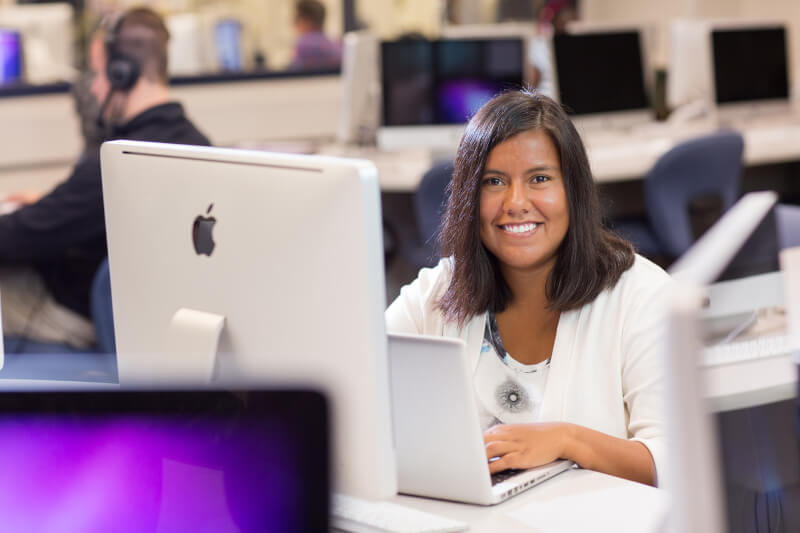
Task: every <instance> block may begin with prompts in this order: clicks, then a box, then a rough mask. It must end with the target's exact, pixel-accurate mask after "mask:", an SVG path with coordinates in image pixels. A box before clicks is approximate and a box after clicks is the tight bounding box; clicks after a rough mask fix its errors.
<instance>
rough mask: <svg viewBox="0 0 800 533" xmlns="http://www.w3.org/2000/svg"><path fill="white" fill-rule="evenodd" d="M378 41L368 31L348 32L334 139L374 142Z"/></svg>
mask: <svg viewBox="0 0 800 533" xmlns="http://www.w3.org/2000/svg"><path fill="white" fill-rule="evenodd" d="M379 50H380V41H379V40H378V37H377V36H376V35H374V34H372V33H371V32H369V31H366V30H364V31H357V32H347V33H346V34H345V35H344V39H343V46H342V104H341V107H340V110H339V129H338V131H337V135H336V138H337V141H339V142H340V143H342V144H359V145H368V144H374V143H375V135H376V133H377V131H378V126H379V125H380V109H381V101H380V94H381V85H380V68H379V61H380V60H379V57H378V55H379Z"/></svg>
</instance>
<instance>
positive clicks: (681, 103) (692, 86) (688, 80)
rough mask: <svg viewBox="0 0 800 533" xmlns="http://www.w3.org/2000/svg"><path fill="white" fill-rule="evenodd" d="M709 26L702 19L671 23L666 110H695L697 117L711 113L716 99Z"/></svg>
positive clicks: (675, 20) (673, 21)
mask: <svg viewBox="0 0 800 533" xmlns="http://www.w3.org/2000/svg"><path fill="white" fill-rule="evenodd" d="M708 24H709V22H708V21H707V20H703V19H699V20H698V19H674V20H671V21H670V23H669V65H668V71H669V74H668V76H667V85H666V93H667V94H666V98H667V106H668V107H669V108H670V109H673V110H675V109H678V108H684V109H690V108H688V107H687V106H693V108H694V109H690V111H694V113H693V115H694V116H695V117H697V116H700V115H702V114H708V113H710V111H711V106H712V99H713V96H712V92H713V91H712V89H711V86H712V84H713V80H712V79H711V78H712V76H711V72H710V65H711V50H710V43H709V39H708ZM690 114H692V113H690Z"/></svg>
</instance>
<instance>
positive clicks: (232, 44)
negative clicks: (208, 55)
mask: <svg viewBox="0 0 800 533" xmlns="http://www.w3.org/2000/svg"><path fill="white" fill-rule="evenodd" d="M241 33H242V24H241V23H240V22H239V21H238V20H234V19H225V20H220V21H219V22H217V24H216V26H215V27H214V41H215V44H216V47H217V58H218V61H219V67H220V69H222V70H227V71H237V70H242V51H241V42H240V36H241Z"/></svg>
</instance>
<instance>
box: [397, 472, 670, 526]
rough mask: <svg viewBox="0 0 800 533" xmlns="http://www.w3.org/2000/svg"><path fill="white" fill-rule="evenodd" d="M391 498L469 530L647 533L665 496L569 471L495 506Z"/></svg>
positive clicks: (658, 523)
mask: <svg viewBox="0 0 800 533" xmlns="http://www.w3.org/2000/svg"><path fill="white" fill-rule="evenodd" d="M392 502H393V503H397V504H400V505H404V506H407V507H412V508H415V509H419V510H421V511H427V512H429V513H434V514H437V515H441V516H445V517H447V518H452V519H453V520H459V521H461V522H465V523H467V524H469V531H470V532H471V533H496V532H504V533H513V532H525V533H528V532H530V533H566V532H569V531H574V532H575V533H583V532H584V531H598V532H600V531H609V532H610V531H613V532H615V533H626V532H628V531H631V532H634V531H635V532H641V533H648V532H651V531H652V532H654V531H659V530H660V529H659V528H660V526H661V524H662V520H663V519H664V518H665V516H666V511H667V506H668V505H667V502H668V495H667V493H666V492H664V491H662V490H658V489H655V488H653V487H649V486H647V485H642V484H639V483H634V482H632V481H627V480H624V479H621V478H617V477H613V476H609V475H606V474H601V473H599V472H593V471H591V470H581V469H573V470H570V471H567V472H565V473H563V474H559V475H558V476H556V477H554V478H552V479H550V480H548V481H546V482H544V483H542V484H541V485H539V486H536V487H533V488H532V489H529V490H527V491H525V492H523V493H521V494H518V495H517V496H514V497H512V498H510V499H508V500H506V501H505V502H503V503H500V504H498V505H492V506H486V507H484V506H481V505H471V504H466V503H454V502H447V501H442V500H432V499H428V498H417V497H414V496H404V495H398V496H397V497H395V498H394V499H393V500H392ZM588 502H593V503H591V504H589V503H588ZM586 505H588V507H586ZM589 526H591V527H589Z"/></svg>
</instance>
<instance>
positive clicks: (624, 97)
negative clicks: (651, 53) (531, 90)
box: [552, 29, 653, 128]
mask: <svg viewBox="0 0 800 533" xmlns="http://www.w3.org/2000/svg"><path fill="white" fill-rule="evenodd" d="M552 48H553V59H554V61H553V63H554V65H555V69H554V70H555V85H556V91H555V92H556V94H557V96H558V100H559V101H560V102H561V104H562V105H564V106H565V107H566V109H567V112H569V113H571V114H572V115H573V118H574V119H575V120H576V121H577V122H578V123H579V124H581V126H582V127H584V128H592V127H594V126H596V127H603V128H606V127H608V126H611V127H618V128H625V127H630V126H635V125H637V124H641V123H647V122H651V121H652V120H653V113H652V111H651V106H650V102H649V99H648V96H647V89H646V75H645V72H646V68H645V55H644V53H643V51H642V50H643V47H642V35H641V31H639V30H638V29H609V30H597V29H586V30H584V29H576V30H572V31H570V32H568V33H559V34H556V35H554V36H553V45H552Z"/></svg>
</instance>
